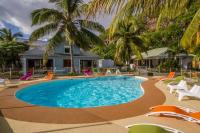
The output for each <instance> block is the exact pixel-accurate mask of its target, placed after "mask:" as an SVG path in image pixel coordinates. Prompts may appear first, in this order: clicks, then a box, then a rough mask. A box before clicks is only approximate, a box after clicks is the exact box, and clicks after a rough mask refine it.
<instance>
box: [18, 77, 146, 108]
mask: <svg viewBox="0 0 200 133" xmlns="http://www.w3.org/2000/svg"><path fill="white" fill-rule="evenodd" d="M142 81H143V80H141V79H137V78H135V77H131V76H113V77H98V78H81V79H67V80H55V81H51V82H44V83H40V84H36V85H32V86H28V87H26V88H23V89H21V90H19V91H17V92H16V94H15V95H16V97H17V98H18V99H20V100H22V101H24V102H27V103H29V104H32V105H39V106H47V107H59V108H91V107H100V106H112V105H118V104H123V103H127V102H131V101H133V100H136V99H138V98H140V97H141V96H142V95H143V93H144V92H143V90H142V89H141V88H140V84H141V82H142Z"/></svg>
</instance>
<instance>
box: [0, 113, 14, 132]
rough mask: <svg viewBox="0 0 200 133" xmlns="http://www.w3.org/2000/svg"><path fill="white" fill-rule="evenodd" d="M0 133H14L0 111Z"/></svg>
mask: <svg viewBox="0 0 200 133" xmlns="http://www.w3.org/2000/svg"><path fill="white" fill-rule="evenodd" d="M0 133H14V131H13V130H12V128H11V127H10V125H9V123H8V122H7V120H6V119H5V117H4V115H3V113H2V112H1V110H0Z"/></svg>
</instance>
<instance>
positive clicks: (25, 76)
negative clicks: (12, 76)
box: [20, 71, 32, 80]
mask: <svg viewBox="0 0 200 133" xmlns="http://www.w3.org/2000/svg"><path fill="white" fill-rule="evenodd" d="M31 77H32V72H30V71H29V72H27V73H26V74H25V75H24V76H22V77H21V78H20V80H29V79H30V78H31Z"/></svg>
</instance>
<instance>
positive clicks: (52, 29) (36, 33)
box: [29, 23, 59, 42]
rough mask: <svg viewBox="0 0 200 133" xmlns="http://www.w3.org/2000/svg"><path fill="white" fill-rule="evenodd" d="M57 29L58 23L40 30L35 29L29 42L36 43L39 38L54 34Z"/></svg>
mask: <svg viewBox="0 0 200 133" xmlns="http://www.w3.org/2000/svg"><path fill="white" fill-rule="evenodd" d="M58 27H59V24H58V23H50V24H47V25H45V26H43V27H40V28H38V29H36V30H35V31H34V32H32V34H31V36H30V39H29V40H30V41H31V42H33V41H37V40H38V39H39V38H41V37H44V36H46V35H49V34H50V33H52V32H56V30H57V29H58Z"/></svg>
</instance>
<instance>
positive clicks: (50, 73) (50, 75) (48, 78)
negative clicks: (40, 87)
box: [45, 72, 54, 80]
mask: <svg viewBox="0 0 200 133" xmlns="http://www.w3.org/2000/svg"><path fill="white" fill-rule="evenodd" d="M53 77H54V73H53V72H48V73H47V76H45V79H46V80H52V79H53Z"/></svg>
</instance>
